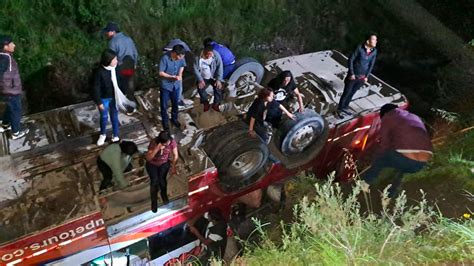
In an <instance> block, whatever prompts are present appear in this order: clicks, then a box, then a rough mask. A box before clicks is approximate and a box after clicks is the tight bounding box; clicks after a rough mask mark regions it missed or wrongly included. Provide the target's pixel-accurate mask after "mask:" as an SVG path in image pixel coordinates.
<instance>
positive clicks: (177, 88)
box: [159, 45, 186, 130]
mask: <svg viewBox="0 0 474 266" xmlns="http://www.w3.org/2000/svg"><path fill="white" fill-rule="evenodd" d="M185 53H186V50H185V49H184V47H183V46H182V45H175V46H174V47H173V49H172V50H171V52H167V53H165V54H164V55H163V56H162V57H161V60H160V66H159V75H160V77H161V87H160V109H161V110H160V112H161V122H162V124H163V129H164V130H169V116H168V101H169V100H171V123H172V124H173V125H174V126H176V127H177V128H180V127H181V124H180V123H179V121H178V102H179V98H180V92H181V91H182V86H183V83H182V79H183V71H184V67H186V61H185V60H184V54H185Z"/></svg>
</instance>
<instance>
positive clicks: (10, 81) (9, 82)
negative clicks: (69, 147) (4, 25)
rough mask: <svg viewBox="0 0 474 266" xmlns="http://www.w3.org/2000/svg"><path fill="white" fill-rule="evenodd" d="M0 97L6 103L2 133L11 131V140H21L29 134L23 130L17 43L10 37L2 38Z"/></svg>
mask: <svg viewBox="0 0 474 266" xmlns="http://www.w3.org/2000/svg"><path fill="white" fill-rule="evenodd" d="M0 45H1V51H0V96H1V98H2V99H3V100H4V101H5V103H6V108H5V112H4V113H3V120H2V125H1V126H0V133H3V132H5V131H8V130H11V138H12V139H19V138H22V137H24V136H25V135H26V134H27V133H28V129H25V130H22V129H21V124H20V120H21V114H22V107H21V95H22V93H23V88H22V85H21V79H20V71H19V69H18V64H17V62H16V60H15V59H14V58H13V52H15V47H16V45H15V43H14V42H13V40H12V38H11V37H10V36H5V35H4V36H0Z"/></svg>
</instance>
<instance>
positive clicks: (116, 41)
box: [102, 22, 138, 115]
mask: <svg viewBox="0 0 474 266" xmlns="http://www.w3.org/2000/svg"><path fill="white" fill-rule="evenodd" d="M102 31H103V32H104V34H105V36H106V38H107V39H109V49H110V50H112V51H114V52H115V53H116V54H117V59H118V68H119V73H120V75H121V76H122V77H123V79H124V81H125V83H126V85H127V98H129V99H130V100H133V99H134V92H135V68H136V65H137V62H138V52H137V48H136V47H135V43H134V42H133V40H132V38H130V37H129V36H127V35H125V34H124V33H123V32H121V31H120V29H119V26H118V24H117V23H114V22H109V23H108V24H107V26H105V28H104V29H103V30H102ZM134 112H135V109H133V108H131V109H129V110H128V112H127V114H128V115H131V114H133V113H134Z"/></svg>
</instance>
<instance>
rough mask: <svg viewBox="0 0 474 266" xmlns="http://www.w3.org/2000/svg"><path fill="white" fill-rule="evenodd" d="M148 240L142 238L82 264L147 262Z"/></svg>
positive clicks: (131, 265) (121, 265) (125, 265)
mask: <svg viewBox="0 0 474 266" xmlns="http://www.w3.org/2000/svg"><path fill="white" fill-rule="evenodd" d="M147 251H148V241H147V239H143V240H141V241H139V242H137V243H134V244H132V245H130V246H128V247H125V248H122V249H119V250H115V251H112V252H111V253H108V254H105V255H103V256H100V257H98V258H96V259H94V260H92V261H90V262H88V263H85V264H82V265H83V266H105V265H113V266H142V265H146V264H147V262H148V256H147V255H148V254H147Z"/></svg>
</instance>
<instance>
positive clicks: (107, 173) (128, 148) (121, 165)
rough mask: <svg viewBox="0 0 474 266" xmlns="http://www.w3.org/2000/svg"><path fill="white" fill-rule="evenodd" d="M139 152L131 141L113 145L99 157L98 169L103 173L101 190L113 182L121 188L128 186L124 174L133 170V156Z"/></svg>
mask: <svg viewBox="0 0 474 266" xmlns="http://www.w3.org/2000/svg"><path fill="white" fill-rule="evenodd" d="M137 151H138V148H137V145H136V144H135V143H134V142H131V141H122V142H121V143H112V144H110V145H109V146H107V148H105V149H104V150H103V151H102V152H101V153H100V155H99V157H97V168H98V169H99V171H100V172H101V173H102V177H103V180H102V182H101V183H100V188H99V191H100V190H104V189H106V188H108V187H109V186H110V185H111V183H112V180H114V181H115V184H116V185H117V186H118V187H119V188H124V187H126V186H128V181H127V180H126V179H125V178H124V175H123V173H124V172H127V171H130V170H132V165H131V161H132V156H133V154H135V153H136V152H137Z"/></svg>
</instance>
